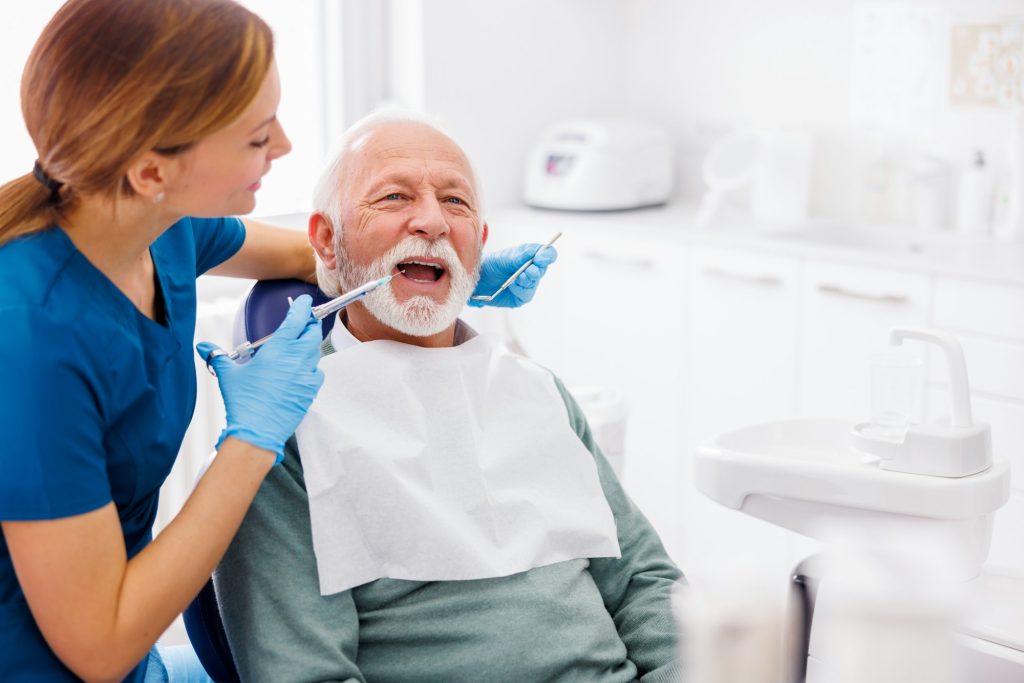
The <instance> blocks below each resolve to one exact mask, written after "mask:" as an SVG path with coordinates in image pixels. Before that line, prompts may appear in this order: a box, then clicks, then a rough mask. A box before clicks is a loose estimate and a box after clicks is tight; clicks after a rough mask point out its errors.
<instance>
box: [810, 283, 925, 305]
mask: <svg viewBox="0 0 1024 683" xmlns="http://www.w3.org/2000/svg"><path fill="white" fill-rule="evenodd" d="M818 291H819V292H821V293H822V294H829V295H831V296H841V297H845V298H847V299H858V300H860V301H877V302H878V303H882V304H894V305H897V306H902V305H903V304H906V303H909V301H910V297H907V296H905V295H903V294H867V293H865V292H855V291H853V290H850V289H845V288H843V287H840V286H839V285H832V284H820V285H818Z"/></svg>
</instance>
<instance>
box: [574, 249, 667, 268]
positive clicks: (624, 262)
mask: <svg viewBox="0 0 1024 683" xmlns="http://www.w3.org/2000/svg"><path fill="white" fill-rule="evenodd" d="M583 255H584V256H586V257H587V258H588V259H591V260H593V261H598V262H600V263H606V264H608V265H610V266H626V267H627V268H636V269H637V270H653V269H654V261H652V260H651V259H648V258H624V257H622V256H611V255H610V254H606V253H604V252H601V251H593V250H587V251H584V252H583Z"/></svg>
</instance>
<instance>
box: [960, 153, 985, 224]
mask: <svg viewBox="0 0 1024 683" xmlns="http://www.w3.org/2000/svg"><path fill="white" fill-rule="evenodd" d="M994 189H995V177H994V175H993V173H992V169H991V168H989V166H988V164H987V163H986V161H985V153H984V152H982V151H981V150H980V149H979V150H978V151H977V152H975V156H974V163H973V164H972V165H971V166H970V167H969V168H967V170H965V171H964V172H963V173H962V174H961V176H960V192H959V195H958V197H957V207H956V208H957V211H956V219H957V220H956V229H957V231H958V232H960V233H962V234H965V235H987V234H988V233H989V232H991V230H992V205H993V201H992V198H993V191H994Z"/></svg>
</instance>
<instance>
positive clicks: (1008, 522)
mask: <svg viewBox="0 0 1024 683" xmlns="http://www.w3.org/2000/svg"><path fill="white" fill-rule="evenodd" d="M933 324H934V326H935V327H938V328H939V329H944V330H946V331H948V332H950V333H952V334H953V335H955V336H956V337H957V339H959V340H960V344H961V345H962V346H963V349H964V359H965V360H966V362H967V374H968V381H969V383H970V388H971V404H972V405H971V408H972V412H973V417H974V419H975V420H981V421H984V422H988V423H989V425H990V426H991V428H992V454H993V457H995V458H997V459H1002V460H1008V461H1009V462H1010V465H1011V482H1010V485H1011V487H1012V495H1011V500H1010V503H1009V504H1008V505H1007V507H1006V508H1005V509H1004V510H1003V511H1001V512H1000V513H998V514H997V515H996V525H995V529H994V531H993V535H992V550H991V553H990V555H989V561H990V562H992V563H995V564H1003V565H1008V566H1016V567H1018V568H1020V567H1021V566H1022V565H1024V559H1022V558H1024V555H1022V554H1021V551H1020V545H1021V544H1020V539H1021V537H1022V536H1024V516H1022V515H1021V514H1020V511H1021V510H1024V287H1019V286H1012V285H1003V284H993V283H987V282H978V281H974V280H968V279H963V278H956V277H950V276H938V277H936V279H935V304H934V320H933ZM939 361H940V359H939V357H938V354H934V358H933V363H932V367H931V373H930V380H931V391H930V400H929V403H928V410H929V418H932V419H934V418H938V417H943V416H948V415H949V413H950V406H951V398H950V394H949V378H948V376H947V372H946V367H945V362H944V361H943V362H939Z"/></svg>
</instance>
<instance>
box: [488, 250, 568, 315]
mask: <svg viewBox="0 0 1024 683" xmlns="http://www.w3.org/2000/svg"><path fill="white" fill-rule="evenodd" d="M540 247H541V245H540V244H536V243H531V244H521V245H519V246H518V247H511V248H509V249H503V250H502V251H499V252H496V253H494V254H489V255H486V256H484V260H483V263H481V264H480V282H478V283H477V286H476V291H474V292H473V295H474V296H476V295H478V294H479V295H483V296H490V295H491V294H494V292H496V291H497V290H498V287H501V286H502V285H503V284H505V280H507V279H508V278H509V277H510V276H511V275H512V273H514V272H516V270H517V269H518V268H519V267H520V266H522V265H523V264H524V263H526V262H527V261H529V260H530V258H531V257H532V256H533V255H534V254H537V250H538V249H540ZM557 258H558V252H557V251H555V248H554V247H548V248H547V249H545V250H544V251H542V252H541V253H539V254H537V259H536V260H535V261H534V262H533V264H532V265H531V266H530V267H529V268H527V269H526V270H524V271H523V272H522V273H520V274H519V277H517V278H516V279H515V281H514V282H513V283H512V284H511V285H509V286H508V289H506V290H505V291H504V292H502V293H501V294H499V295H498V296H497V297H495V299H494V301H473V299H470V300H469V302H468V303H469V305H470V306H476V307H478V308H479V307H481V306H500V307H502V308H516V307H518V306H522V305H523V304H525V303H528V302H529V301H530V299H532V298H533V295H534V294H536V292H537V285H538V284H540V279H541V278H542V277H544V273H545V272H546V271H547V269H548V266H550V265H551V264H552V263H554V262H555V259H557Z"/></svg>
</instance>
